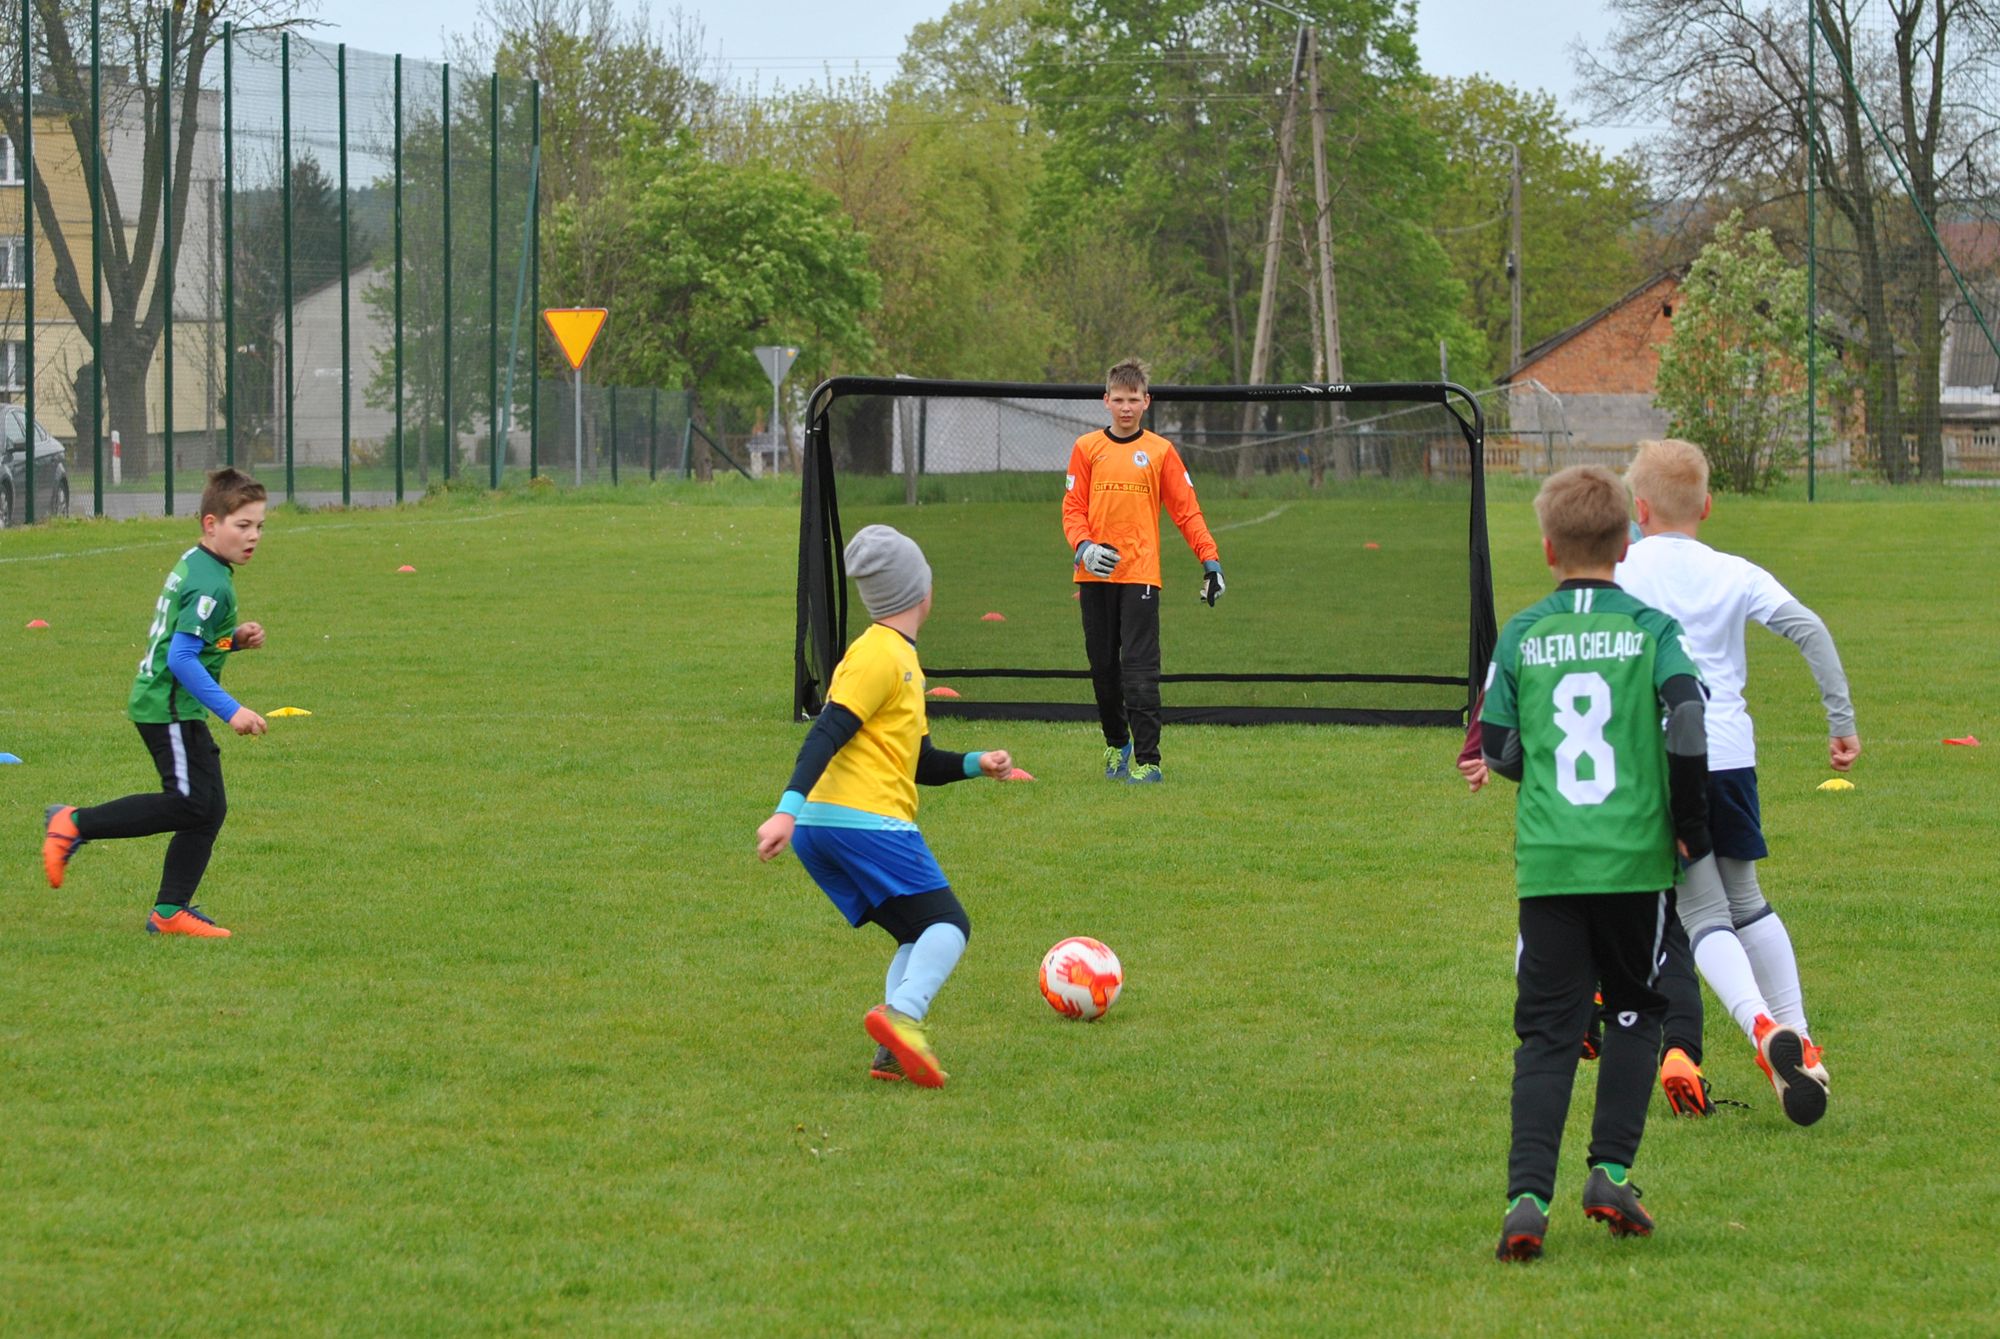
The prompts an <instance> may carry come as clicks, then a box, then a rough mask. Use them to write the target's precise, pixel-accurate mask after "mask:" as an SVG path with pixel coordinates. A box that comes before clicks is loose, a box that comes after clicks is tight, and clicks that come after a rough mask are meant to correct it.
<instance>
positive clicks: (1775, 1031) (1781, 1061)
mask: <svg viewBox="0 0 2000 1339" xmlns="http://www.w3.org/2000/svg"><path fill="white" fill-rule="evenodd" d="M1754 1029H1755V1030H1754V1031H1753V1032H1752V1034H1751V1035H1752V1037H1753V1039H1754V1040H1755V1041H1756V1043H1757V1068H1759V1069H1761V1070H1763V1071H1764V1077H1765V1078H1767V1079H1769V1080H1770V1081H1771V1086H1772V1087H1773V1088H1775V1089H1777V1090H1778V1101H1779V1103H1780V1104H1781V1105H1782V1106H1783V1107H1784V1108H1785V1115H1786V1116H1787V1117H1789V1118H1790V1120H1791V1121H1792V1123H1793V1124H1794V1125H1811V1124H1812V1123H1813V1122H1815V1121H1817V1120H1818V1119H1819V1118H1820V1117H1821V1116H1824V1115H1825V1114H1826V1097H1827V1088H1828V1086H1829V1085H1828V1083H1827V1074H1826V1066H1825V1064H1823V1063H1822V1062H1821V1060H1820V1051H1819V1047H1817V1046H1814V1045H1812V1044H1811V1043H1810V1042H1808V1041H1807V1040H1806V1039H1805V1034H1803V1033H1801V1032H1800V1031H1799V1030H1798V1029H1797V1028H1792V1027H1786V1026H1785V1025H1784V1024H1783V1023H1779V1022H1777V1021H1775V1020H1773V1019H1772V1018H1771V1017H1770V1016H1769V1015H1767V1014H1758V1015H1757V1021H1756V1023H1755V1024H1754Z"/></svg>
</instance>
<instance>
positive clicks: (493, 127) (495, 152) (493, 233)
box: [486, 71, 500, 488]
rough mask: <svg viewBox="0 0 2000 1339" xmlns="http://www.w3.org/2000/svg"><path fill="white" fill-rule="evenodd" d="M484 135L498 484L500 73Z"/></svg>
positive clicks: (489, 406)
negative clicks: (488, 160)
mask: <svg viewBox="0 0 2000 1339" xmlns="http://www.w3.org/2000/svg"><path fill="white" fill-rule="evenodd" d="M487 83H488V92H487V95H486V101H487V103H488V118H489V119H488V125H487V132H486V138H487V141H488V143H489V146H490V149H489V155H490V157H491V159H492V165H491V167H490V168H489V169H488V171H487V173H486V435H487V440H488V442H489V446H488V448H487V451H488V455H489V456H490V457H491V459H490V461H489V462H488V466H487V471H488V478H487V486H488V487H490V488H498V487H499V486H500V75H499V72H498V71H495V72H494V73H493V74H491V75H489V76H488V77H487Z"/></svg>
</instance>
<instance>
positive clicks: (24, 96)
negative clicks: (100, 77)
mask: <svg viewBox="0 0 2000 1339" xmlns="http://www.w3.org/2000/svg"><path fill="white" fill-rule="evenodd" d="M33 23H34V19H33V18H32V17H31V16H30V14H29V12H28V6H27V5H25V4H24V5H22V6H21V267H22V268H21V279H22V288H21V315H22V321H21V361H22V362H23V363H24V364H26V366H25V367H24V368H23V371H24V373H25V376H24V377H23V378H22V385H23V386H25V387H26V394H25V395H24V396H23V397H22V399H23V404H22V406H21V412H22V413H23V414H25V415H26V416H27V417H26V420H25V421H24V422H23V423H22V424H21V435H22V436H23V437H24V438H25V439H26V447H27V455H28V459H27V471H28V473H27V493H28V497H27V502H26V506H25V508H24V510H23V511H22V513H21V514H22V516H23V517H24V518H25V519H26V521H27V523H28V524H29V525H33V524H34V523H35V67H34V65H33V64H32V60H33V57H32V54H31V51H30V48H29V46H28V38H29V34H30V32H31V31H32V25H33Z"/></svg>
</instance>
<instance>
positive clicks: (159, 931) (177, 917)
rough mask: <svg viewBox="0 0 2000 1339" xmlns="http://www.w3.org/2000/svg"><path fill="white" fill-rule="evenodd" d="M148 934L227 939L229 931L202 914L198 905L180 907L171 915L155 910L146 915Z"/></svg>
mask: <svg viewBox="0 0 2000 1339" xmlns="http://www.w3.org/2000/svg"><path fill="white" fill-rule="evenodd" d="M146 933H147V934H149V935H188V936H190V937H191V938H195V939H227V938H229V931H227V930H225V929H223V928H222V927H221V926H220V925H217V924H216V923H215V922H214V921H212V920H210V919H209V918H208V917H206V916H204V915H202V912H201V908H200V907H182V908H181V909H180V910H179V911H176V912H175V913H174V914H173V915H171V916H162V915H161V914H160V913H159V912H158V911H157V910H155V911H154V912H152V913H151V914H150V915H148V916H147V917H146Z"/></svg>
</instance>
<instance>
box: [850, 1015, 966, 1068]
mask: <svg viewBox="0 0 2000 1339" xmlns="http://www.w3.org/2000/svg"><path fill="white" fill-rule="evenodd" d="M861 1025H862V1026H863V1027H865V1028H867V1029H868V1035H869V1036H871V1037H873V1038H874V1039H875V1040H876V1041H877V1042H879V1043H880V1044H881V1045H883V1046H886V1047H888V1048H889V1054H890V1055H891V1056H893V1057H894V1058H895V1061H896V1063H897V1064H898V1065H900V1066H901V1067H902V1070H903V1077H904V1078H906V1079H908V1080H909V1081H910V1082H911V1083H914V1084H916V1085H917V1086H918V1087H919V1088H942V1087H944V1081H945V1078H946V1075H945V1072H944V1070H943V1069H942V1068H941V1067H940V1066H939V1065H938V1058H937V1055H936V1053H935V1052H933V1051H932V1050H931V1043H930V1038H928V1037H926V1036H925V1035H924V1025H923V1024H922V1023H920V1022H918V1021H917V1020H916V1019H914V1018H912V1017H910V1016H909V1015H908V1014H906V1013H904V1012H903V1011H902V1010H900V1009H891V1008H890V1007H889V1006H888V1005H886V1004H878V1005H876V1006H875V1007H874V1008H873V1009H870V1010H869V1011H868V1015H867V1017H865V1018H863V1019H862V1020H861Z"/></svg>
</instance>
